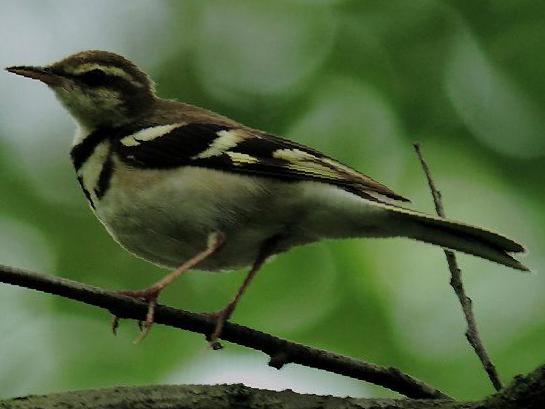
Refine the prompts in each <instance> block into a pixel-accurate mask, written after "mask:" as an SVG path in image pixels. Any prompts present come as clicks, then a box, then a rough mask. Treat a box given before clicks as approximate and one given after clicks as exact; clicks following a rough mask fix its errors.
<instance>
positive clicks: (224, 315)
mask: <svg viewBox="0 0 545 409" xmlns="http://www.w3.org/2000/svg"><path fill="white" fill-rule="evenodd" d="M278 239H279V238H278V237H277V236H274V237H272V238H271V239H269V240H267V241H266V242H265V243H264V244H263V246H262V247H261V249H260V251H259V253H258V255H257V258H256V259H255V261H254V264H253V265H252V268H251V269H250V271H249V272H248V274H247V275H246V278H245V279H244V282H243V283H242V285H241V286H240V287H239V289H238V291H237V293H236V294H235V296H234V297H233V299H232V300H231V301H230V302H229V303H228V304H227V306H226V307H225V308H224V309H222V310H220V311H217V312H213V313H208V314H207V315H209V316H211V317H213V318H215V319H216V327H215V328H214V332H213V333H212V335H210V338H209V339H208V341H209V343H210V346H211V347H212V349H221V344H220V343H219V342H218V339H219V337H220V336H221V332H222V330H223V326H224V324H225V322H227V321H228V320H229V318H231V315H233V312H234V311H235V308H236V307H237V304H238V302H239V301H240V299H241V298H242V295H243V294H244V292H245V291H246V289H247V288H248V286H249V285H250V283H251V282H252V280H253V279H254V277H255V276H256V274H257V272H258V271H259V270H260V269H261V267H262V266H263V264H264V263H265V261H266V260H267V258H268V257H269V256H270V255H271V254H272V252H273V248H274V247H275V245H276V244H277V243H278Z"/></svg>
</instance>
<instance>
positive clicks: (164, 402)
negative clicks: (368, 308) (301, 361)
mask: <svg viewBox="0 0 545 409" xmlns="http://www.w3.org/2000/svg"><path fill="white" fill-rule="evenodd" d="M8 408H9V409H31V408H32V409H37V408H40V409H61V408H62V409H71V408H73V409H75V408H78V409H210V408H214V409H273V408H274V409H335V408H339V409H341V408H342V409H432V408H433V409H543V408H545V365H543V366H541V367H540V368H538V369H536V370H535V371H534V372H532V373H531V374H529V375H527V376H518V377H516V378H515V380H514V381H513V383H512V384H511V385H510V386H509V387H508V388H506V389H503V390H502V391H500V392H499V393H497V394H495V395H492V396H490V397H488V398H486V399H484V400H482V401H479V402H456V401H452V400H446V399H441V400H424V399H355V398H337V397H333V396H319V395H306V394H299V393H295V392H293V391H289V390H287V391H282V392H275V391H267V390H260V389H254V388H249V387H247V386H244V385H180V386H174V385H161V386H144V387H120V388H112V389H102V390H89V391H80V392H66V393H60V394H52V395H45V396H28V397H24V398H16V399H10V400H5V401H0V409H8Z"/></svg>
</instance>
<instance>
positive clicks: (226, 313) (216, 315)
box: [204, 302, 235, 350]
mask: <svg viewBox="0 0 545 409" xmlns="http://www.w3.org/2000/svg"><path fill="white" fill-rule="evenodd" d="M234 310H235V304H234V303H232V302H231V303H229V304H227V306H226V307H225V308H224V309H223V310H220V311H216V312H207V313H204V315H206V316H207V317H210V318H212V319H214V320H215V321H216V326H215V327H214V331H213V332H212V334H211V335H210V336H209V337H208V343H209V345H210V347H211V348H212V349H214V350H218V349H222V348H223V347H222V345H221V343H220V342H219V341H218V339H219V338H220V337H221V333H222V331H223V326H224V325H225V323H226V322H227V321H229V318H231V315H232V314H233V311H234Z"/></svg>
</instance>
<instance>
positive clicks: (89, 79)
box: [77, 68, 108, 86]
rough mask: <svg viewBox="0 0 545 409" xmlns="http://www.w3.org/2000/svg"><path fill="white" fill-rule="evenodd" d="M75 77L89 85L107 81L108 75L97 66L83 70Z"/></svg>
mask: <svg viewBox="0 0 545 409" xmlns="http://www.w3.org/2000/svg"><path fill="white" fill-rule="evenodd" d="M77 77H78V78H79V79H80V81H83V82H84V83H85V84H87V85H89V86H97V85H102V84H104V83H106V82H107V81H108V75H107V74H106V73H105V72H104V71H102V70H100V69H98V68H96V69H94V70H91V71H87V72H84V73H83V74H80V75H79V76H77Z"/></svg>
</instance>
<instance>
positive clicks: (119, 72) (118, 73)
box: [67, 63, 144, 87]
mask: <svg viewBox="0 0 545 409" xmlns="http://www.w3.org/2000/svg"><path fill="white" fill-rule="evenodd" d="M92 70H101V71H104V72H105V73H106V74H108V75H113V76H115V77H120V78H123V79H126V80H127V81H129V82H131V83H132V84H134V85H136V86H138V87H143V86H144V84H141V83H139V82H138V81H136V79H135V78H133V76H132V75H131V74H129V73H128V72H126V71H125V70H123V69H121V68H119V67H116V66H113V65H102V64H98V63H85V64H81V65H78V66H77V67H74V68H71V69H68V70H67V72H69V73H70V74H74V75H80V74H83V73H85V72H89V71H92Z"/></svg>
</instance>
